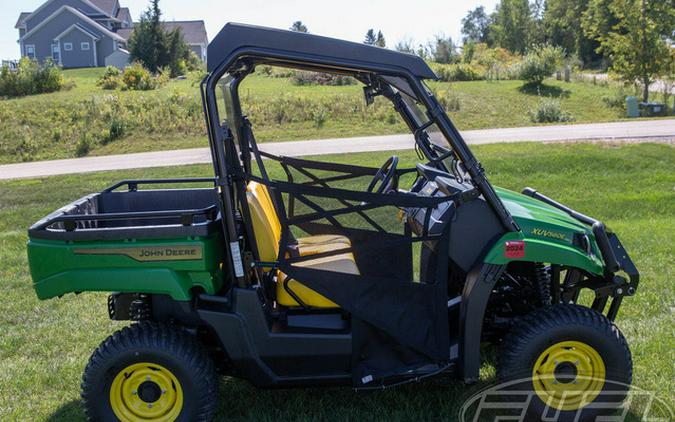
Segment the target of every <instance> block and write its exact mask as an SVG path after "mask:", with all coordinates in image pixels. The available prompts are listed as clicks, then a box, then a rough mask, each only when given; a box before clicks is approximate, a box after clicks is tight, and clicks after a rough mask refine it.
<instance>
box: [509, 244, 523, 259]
mask: <svg viewBox="0 0 675 422" xmlns="http://www.w3.org/2000/svg"><path fill="white" fill-rule="evenodd" d="M504 257H506V258H510V259H512V258H524V257H525V242H524V241H522V240H513V241H509V242H506V243H505V244H504Z"/></svg>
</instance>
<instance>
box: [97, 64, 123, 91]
mask: <svg viewBox="0 0 675 422" xmlns="http://www.w3.org/2000/svg"><path fill="white" fill-rule="evenodd" d="M121 76H122V72H121V71H120V70H119V69H118V68H116V67H115V66H108V67H106V68H105V72H104V73H103V75H101V77H100V78H99V79H98V80H97V81H96V85H98V86H100V87H101V88H103V89H110V90H115V89H118V88H119V87H120V86H121V85H122V78H121Z"/></svg>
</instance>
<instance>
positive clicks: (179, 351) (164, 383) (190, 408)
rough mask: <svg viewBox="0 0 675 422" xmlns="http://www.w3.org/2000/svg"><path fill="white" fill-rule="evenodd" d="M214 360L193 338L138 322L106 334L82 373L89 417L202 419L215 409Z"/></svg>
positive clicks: (215, 378)
mask: <svg viewBox="0 0 675 422" xmlns="http://www.w3.org/2000/svg"><path fill="white" fill-rule="evenodd" d="M217 395H218V380H217V377H216V373H215V369H214V366H213V362H212V361H211V359H210V358H209V357H208V356H207V354H206V353H205V352H204V351H203V350H202V348H201V347H200V345H199V343H198V341H197V339H196V338H194V336H192V335H190V334H188V333H187V332H184V331H182V330H180V329H178V328H175V327H171V326H168V325H162V324H155V323H149V322H143V323H139V324H134V325H132V326H130V327H125V328H123V329H122V330H120V331H117V332H116V333H114V334H113V335H112V336H110V337H108V338H107V339H106V340H105V341H104V342H103V343H101V345H100V346H99V347H98V349H97V350H96V351H95V352H94V353H93V355H92V356H91V359H90V360H89V363H88V364H87V367H86V368H85V370H84V375H83V377H82V401H83V405H84V410H85V413H86V414H87V417H88V418H89V419H90V420H97V421H99V420H100V421H117V420H120V421H157V422H159V421H176V420H178V421H207V420H209V419H210V418H211V417H212V415H213V412H214V411H215V408H216V403H217Z"/></svg>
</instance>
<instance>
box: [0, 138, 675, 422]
mask: <svg viewBox="0 0 675 422" xmlns="http://www.w3.org/2000/svg"><path fill="white" fill-rule="evenodd" d="M475 152H476V154H477V155H478V157H479V158H480V159H481V161H482V163H483V164H484V166H485V168H486V169H487V172H488V175H489V177H490V179H491V181H492V182H493V183H494V184H495V185H499V186H503V187H507V188H511V189H515V190H520V189H521V188H522V187H524V186H532V187H535V188H537V189H538V190H540V191H542V192H544V193H546V194H549V195H550V196H552V197H554V198H556V199H558V200H560V201H561V202H563V203H565V204H567V205H569V206H571V207H573V208H575V209H577V210H579V211H582V212H584V213H586V214H589V215H591V216H594V217H597V218H599V219H602V220H604V221H605V222H606V223H607V224H608V225H609V227H611V228H612V229H613V230H615V231H616V232H617V233H618V234H619V236H620V238H621V239H622V241H623V243H624V245H625V246H626V248H627V249H628V251H629V252H630V254H631V256H632V258H633V259H634V261H635V263H636V265H637V267H638V269H639V270H640V272H641V275H642V279H641V283H640V287H639V289H638V291H637V294H636V296H634V297H631V298H628V299H626V300H625V301H624V304H623V306H622V308H621V311H620V313H619V318H618V321H617V324H618V326H619V327H620V328H621V330H622V331H623V333H624V334H625V336H626V337H627V339H628V343H629V345H630V347H631V350H632V353H633V360H634V384H635V385H636V386H638V387H640V388H643V389H646V390H649V391H654V392H655V393H656V394H657V396H658V397H660V398H662V399H664V400H666V402H667V403H668V404H669V405H670V406H671V407H672V406H674V405H675V403H674V400H673V395H672V392H673V391H675V367H674V366H673V362H675V332H674V330H673V326H675V303H674V301H675V294H674V291H673V278H674V276H675V269H674V267H673V265H672V263H673V250H675V248H674V245H675V242H673V238H674V237H675V190H674V186H675V173H673V168H675V149H673V146H671V145H664V144H628V145H627V144H617V145H611V144H609V145H608V144H602V145H600V144H546V145H543V144H533V143H532V144H531V143H526V144H518V145H486V146H480V147H477V148H475ZM387 155H388V154H387V153H368V154H351V155H348V156H347V155H343V156H331V157H321V158H320V159H321V160H325V161H335V162H349V163H352V164H361V165H369V166H379V165H380V164H381V163H382V162H384V160H385V159H386V157H387ZM399 155H400V156H401V160H402V164H401V165H402V166H403V165H404V164H403V163H407V165H410V164H412V163H414V162H415V156H414V153H412V152H405V153H400V154H399ZM210 173H211V169H210V167H209V166H184V167H174V168H161V169H151V170H134V171H122V172H120V171H118V172H105V173H94V174H89V175H73V176H59V177H50V178H44V179H31V180H17V181H9V182H0V262H2V265H1V266H0V280H1V281H2V285H3V288H4V294H3V299H2V312H0V331H1V332H2V335H0V367H1V368H2V371H0V420H56V421H74V420H81V419H82V417H83V415H82V412H81V410H80V407H79V381H80V376H81V373H82V370H83V368H84V366H85V364H86V362H87V359H88V358H89V355H90V354H91V352H92V351H93V350H94V348H96V346H97V345H98V343H99V342H101V341H102V340H103V339H104V338H105V337H106V336H107V335H108V334H110V333H111V332H112V331H114V330H116V329H118V328H120V327H122V326H123V325H124V323H120V322H111V321H109V320H108V318H107V310H106V295H105V294H92V293H90V294H82V295H79V296H76V295H72V294H70V295H66V296H64V297H63V298H61V299H52V300H48V301H43V302H41V301H38V300H37V299H36V297H35V295H34V293H33V291H32V288H31V281H30V276H29V273H28V268H27V262H26V250H25V244H26V228H27V227H28V226H29V225H30V224H31V223H33V222H34V221H36V220H38V219H39V218H41V217H43V216H44V215H46V214H47V213H49V212H51V211H53V210H54V209H56V208H57V207H60V206H62V205H64V204H66V203H68V202H70V201H72V200H74V199H76V198H78V197H80V196H82V195H84V194H87V193H91V192H94V191H99V190H101V189H102V188H103V187H105V186H106V185H108V184H111V183H112V182H114V181H117V180H119V179H122V178H142V177H183V176H198V175H209V174H210ZM273 174H274V175H275V176H276V177H281V173H280V172H279V171H278V169H273ZM485 356H486V360H485V363H484V365H483V367H482V370H481V377H482V383H484V382H487V381H489V380H490V379H491V378H492V377H493V376H494V368H493V365H492V363H491V362H492V359H491V357H492V358H493V357H494V351H493V350H491V349H487V350H486V351H485ZM482 383H481V384H480V385H483V384H482ZM221 392H222V394H221V405H220V409H219V413H218V419H219V420H223V419H226V418H227V419H228V420H229V419H232V420H256V421H258V420H270V421H271V420H397V421H398V420H441V419H442V420H453V419H454V417H455V413H454V412H455V411H456V407H457V406H458V404H459V403H460V402H461V398H462V397H464V394H466V392H467V389H466V388H465V387H464V386H463V384H462V383H460V382H459V381H454V380H451V379H444V378H442V379H437V380H433V381H429V382H426V383H423V384H418V385H411V386H406V387H403V388H400V389H395V390H391V391H385V392H375V393H354V392H353V391H351V390H350V389H348V388H326V389H321V388H311V389H292V390H268V391H260V390H257V389H255V388H253V387H251V386H250V385H249V384H248V383H247V382H245V381H241V380H235V379H231V378H224V379H223V380H222V384H221ZM632 420H637V419H636V417H633V419H632Z"/></svg>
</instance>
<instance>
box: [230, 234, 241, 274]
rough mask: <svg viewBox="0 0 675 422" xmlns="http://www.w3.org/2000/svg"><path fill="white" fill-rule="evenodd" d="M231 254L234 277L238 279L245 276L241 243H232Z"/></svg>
mask: <svg viewBox="0 0 675 422" xmlns="http://www.w3.org/2000/svg"><path fill="white" fill-rule="evenodd" d="M230 253H231V254H232V263H233V264H234V275H235V276H236V277H243V276H244V264H243V263H242V262H241V250H240V249H239V242H230Z"/></svg>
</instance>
